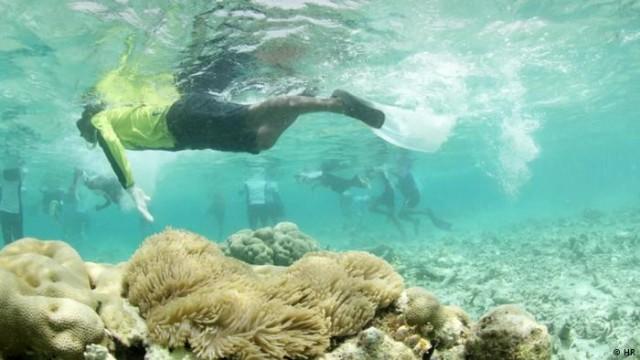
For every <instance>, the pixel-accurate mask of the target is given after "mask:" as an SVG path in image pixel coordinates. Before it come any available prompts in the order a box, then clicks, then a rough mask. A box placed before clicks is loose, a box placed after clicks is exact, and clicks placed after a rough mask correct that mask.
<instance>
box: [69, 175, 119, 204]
mask: <svg viewBox="0 0 640 360" xmlns="http://www.w3.org/2000/svg"><path fill="white" fill-rule="evenodd" d="M75 176H76V177H78V178H79V179H80V180H81V181H82V183H83V184H84V186H85V187H86V188H87V189H89V190H91V191H92V192H94V193H95V194H97V195H99V196H101V197H102V198H103V199H104V202H103V203H102V204H99V205H96V208H95V209H96V211H100V210H104V209H106V208H108V207H109V206H111V205H112V204H116V205H118V206H122V201H123V199H124V195H125V191H124V190H123V189H122V186H121V185H120V183H119V182H118V179H116V178H115V177H113V176H104V175H97V174H92V175H89V173H87V172H86V171H84V170H80V169H76V175H75Z"/></svg>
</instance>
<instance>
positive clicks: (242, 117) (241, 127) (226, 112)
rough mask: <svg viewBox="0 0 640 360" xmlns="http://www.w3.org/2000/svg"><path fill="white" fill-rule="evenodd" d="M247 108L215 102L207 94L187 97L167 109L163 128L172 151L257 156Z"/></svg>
mask: <svg viewBox="0 0 640 360" xmlns="http://www.w3.org/2000/svg"><path fill="white" fill-rule="evenodd" d="M248 119H249V106H248V105H242V104H236V103H231V102H224V101H219V100H217V99H216V98H215V97H214V96H213V95H209V94H187V95H183V96H182V97H181V98H180V100H178V101H176V102H175V103H173V105H171V108H170V109H169V112H168V113H167V126H168V127H169V131H170V132H171V134H172V135H173V137H174V138H175V140H176V146H175V150H183V149H193V150H199V149H212V150H220V151H232V152H249V153H253V154H257V153H258V152H260V150H259V149H258V145H257V141H256V132H255V130H252V129H250V128H249V125H248Z"/></svg>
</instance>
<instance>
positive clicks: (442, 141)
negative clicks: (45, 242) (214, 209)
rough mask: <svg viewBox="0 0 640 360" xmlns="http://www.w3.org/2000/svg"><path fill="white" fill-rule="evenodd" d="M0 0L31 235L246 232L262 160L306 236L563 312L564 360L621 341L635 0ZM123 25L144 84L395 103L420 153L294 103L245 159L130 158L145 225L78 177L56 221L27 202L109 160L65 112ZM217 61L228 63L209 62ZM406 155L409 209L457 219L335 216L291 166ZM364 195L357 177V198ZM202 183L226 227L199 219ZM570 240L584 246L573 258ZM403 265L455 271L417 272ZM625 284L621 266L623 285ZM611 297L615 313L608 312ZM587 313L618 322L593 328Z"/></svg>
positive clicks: (2, 51)
mask: <svg viewBox="0 0 640 360" xmlns="http://www.w3.org/2000/svg"><path fill="white" fill-rule="evenodd" d="M0 10H1V11H0V18H1V19H2V21H0V34H2V36H0V139H2V140H1V141H0V166H2V167H6V166H9V164H10V163H11V162H13V161H14V160H15V159H16V158H20V159H22V160H23V161H24V163H25V167H26V169H27V170H28V172H27V174H26V176H25V181H24V192H23V204H24V220H25V235H27V236H32V237H37V238H41V239H63V240H66V241H68V242H69V243H71V244H72V245H73V246H74V247H75V248H76V249H78V251H79V252H80V254H81V255H82V256H83V258H85V259H88V260H93V261H108V262H117V261H124V260H126V259H128V258H129V257H130V256H131V254H132V253H133V251H134V250H135V249H136V248H137V247H138V246H139V244H140V243H141V242H142V240H143V239H144V238H145V237H146V236H147V235H149V234H151V233H153V232H155V231H160V230H161V229H163V228H164V227H166V226H170V227H175V228H186V229H189V230H192V231H195V232H197V233H200V234H203V235H204V236H206V237H208V238H210V239H213V240H216V241H224V239H225V238H226V237H227V236H229V235H230V234H232V233H234V232H236V231H238V230H240V229H243V228H246V227H247V226H248V224H247V217H246V207H245V201H244V195H242V194H241V190H242V188H243V183H244V181H246V180H247V179H248V178H250V177H251V176H252V175H253V174H254V173H255V172H256V171H262V170H264V171H266V173H267V174H268V176H269V177H270V179H271V180H274V181H277V182H278V184H279V189H280V195H281V197H282V200H283V203H284V206H285V209H286V215H285V219H286V220H288V221H293V222H295V223H297V224H298V225H299V227H300V228H301V229H302V230H303V231H304V232H306V233H308V234H310V235H312V236H313V237H314V238H315V239H316V240H317V241H318V242H319V243H320V245H321V246H322V247H326V248H331V249H369V248H372V247H375V246H378V245H382V244H386V245H390V246H392V247H395V248H396V249H398V253H399V254H401V256H404V258H405V260H406V259H409V260H407V261H405V262H403V261H399V265H398V264H394V265H398V266H399V269H400V271H401V272H402V274H403V276H405V277H406V279H407V282H408V283H409V284H417V285H421V286H425V287H427V288H430V289H435V290H437V293H438V295H439V296H441V297H442V299H443V301H444V302H447V303H454V304H459V305H461V306H463V307H464V308H465V309H467V311H469V313H470V314H472V315H473V316H474V317H476V318H477V317H478V316H479V315H481V314H482V313H484V312H486V310H487V309H488V308H489V307H491V306H493V305H496V304H500V301H502V300H501V299H505V298H507V299H510V300H511V301H513V302H518V303H522V304H524V305H525V307H527V308H528V309H530V310H531V311H532V312H533V313H534V315H536V316H537V317H538V319H539V320H540V321H542V322H543V323H544V324H545V325H547V326H549V328H550V332H551V333H552V335H554V336H556V335H557V333H558V329H559V328H560V327H561V326H562V324H563V323H564V322H563V321H564V320H565V319H574V320H573V321H574V324H577V325H575V333H576V334H577V338H578V339H579V340H576V341H577V343H578V344H579V347H580V349H581V350H579V351H578V350H576V351H577V352H575V353H573V355H565V357H558V358H567V359H568V358H572V357H571V356H573V358H584V356H586V354H588V353H590V354H591V355H592V356H595V357H594V358H604V356H607V355H604V354H610V349H609V348H611V347H614V346H622V345H623V344H621V342H624V341H631V340H630V339H631V336H632V335H633V334H631V335H630V334H629V333H630V332H633V326H637V320H633V319H637V317H638V315H637V311H636V312H635V314H636V315H635V316H636V317H635V318H634V317H633V316H632V315H628V316H624V315H619V314H621V313H624V311H626V310H624V309H629V308H631V309H636V310H637V308H638V303H637V302H636V303H634V302H633V301H632V300H630V299H637V298H638V292H637V285H638V284H637V279H639V278H640V277H639V276H638V259H640V255H638V239H639V238H640V237H639V235H638V234H639V233H640V217H639V216H638V214H640V212H638V210H637V209H638V207H639V206H640V187H639V184H640V161H639V154H640V106H639V105H638V104H639V103H640V1H635V0H624V1H623V0H618V1H611V0H609V1H604V0H583V1H547V0H518V1H515V0H514V1H474V2H469V1H460V0H433V1H412V0H404V1H393V2H390V1H381V0H380V1H359V0H345V1H338V0H309V1H305V0H282V1H279V0H254V1H217V2H212V1H204V0H203V1H188V2H178V1H168V0H158V1H147V0H140V1H128V0H112V1H107V0H100V1H34V0H21V1H9V0H0ZM126 39H130V41H131V43H132V46H133V47H132V52H131V55H130V57H129V59H128V63H127V69H128V71H130V73H132V74H133V73H135V74H137V75H138V76H139V77H140V78H145V77H147V78H152V77H155V76H158V75H170V76H175V78H176V79H181V80H182V81H181V82H179V84H178V85H179V87H181V89H182V90H183V91H195V90H202V89H203V88H204V89H209V90H211V91H213V92H215V93H217V94H218V95H219V96H221V97H223V98H224V99H227V100H230V101H235V102H241V103H254V102H257V101H260V100H263V99H266V98H268V97H270V96H274V95H283V94H294V93H299V92H300V91H302V90H304V89H315V90H316V92H317V94H318V95H321V96H328V95H330V94H331V92H332V91H333V89H336V88H343V89H348V90H349V91H351V92H353V93H354V94H358V95H361V96H363V97H365V98H367V99H369V100H371V101H373V102H375V103H376V104H378V105H380V106H381V107H395V108H401V109H404V111H406V112H408V113H409V114H411V119H402V118H396V119H394V120H395V121H403V120H407V121H409V120H411V121H412V124H413V125H412V126H414V127H413V131H412V132H411V133H413V134H420V136H419V137H418V138H417V139H412V142H413V143H412V144H411V145H416V143H417V145H420V146H425V147H426V148H428V150H429V151H428V152H421V151H412V150H406V149H403V148H401V147H398V146H394V145H392V144H389V143H387V142H386V141H384V140H383V139H381V138H380V137H378V136H376V134H374V133H373V132H372V131H369V130H368V129H367V128H366V127H364V126H362V125H361V124H360V123H357V122H355V121H350V120H348V119H346V118H345V117H342V116H338V115H331V114H313V115H305V116H304V117H302V118H301V119H300V120H299V121H298V122H296V123H295V124H294V125H293V126H292V128H291V129H289V130H288V131H287V132H286V134H285V135H284V136H283V137H282V138H281V139H280V141H279V142H278V144H277V145H276V146H275V147H274V148H273V149H271V150H269V151H266V152H264V153H262V154H260V155H249V154H238V153H222V152H214V151H183V152H179V153H172V152H162V151H155V152H154V151H142V152H131V151H130V152H128V156H129V158H130V160H131V163H132V167H133V169H134V175H135V178H136V180H137V183H138V185H139V186H140V187H142V188H143V189H144V190H145V191H146V192H147V193H148V194H149V195H151V197H152V202H151V205H150V210H151V211H152V212H153V214H154V215H155V217H156V220H155V222H154V223H153V224H146V223H144V222H143V221H141V220H140V219H139V217H138V215H137V214H136V212H135V211H134V210H133V209H132V207H131V204H125V205H124V206H123V208H122V209H120V208H118V207H116V206H111V207H110V208H108V209H106V210H104V211H101V212H96V211H95V210H94V207H95V206H96V205H97V204H99V203H100V202H101V198H100V197H98V196H96V195H95V194H93V193H92V192H90V191H88V190H87V189H86V188H83V187H81V188H80V192H79V196H80V199H79V203H78V211H79V213H80V214H82V216H84V217H85V218H86V219H88V228H87V229H86V231H85V232H84V234H81V233H80V232H78V231H67V232H65V230H64V228H63V225H64V221H62V222H61V221H56V220H55V219H53V218H52V217H51V216H49V214H48V213H47V209H46V208H45V209H42V195H41V192H40V189H42V188H44V187H48V188H50V189H55V188H63V189H66V188H67V187H68V186H69V184H70V183H71V180H72V177H73V172H74V169H76V168H81V169H85V170H87V171H89V172H92V173H96V174H112V173H111V169H110V167H109V164H108V162H107V160H106V158H105V156H104V154H102V152H101V151H100V150H99V148H97V149H91V148H89V147H88V146H87V145H86V144H85V143H84V141H83V140H82V139H81V138H80V137H79V136H78V133H77V130H76V127H75V121H76V119H77V118H78V117H79V116H80V113H81V111H82V106H83V103H82V101H83V100H82V98H83V94H84V93H85V92H86V91H87V90H88V89H89V88H91V87H92V86H93V85H94V84H95V83H96V82H97V81H99V80H100V79H101V78H102V77H103V76H104V75H105V74H106V73H107V72H109V71H110V70H112V69H114V68H115V67H117V66H118V63H119V58H120V56H121V54H122V53H123V52H124V51H125V48H126V46H125V43H126V41H127V40H126ZM198 54H199V56H200V57H198V56H197V55H198ZM225 62H232V63H233V62H235V63H236V64H237V67H236V68H235V69H236V70H234V71H233V72H231V71H227V70H224V66H222V65H220V69H218V68H216V69H214V70H215V71H209V70H206V67H207V66H208V65H210V64H222V63H225ZM221 69H222V70H221ZM212 74H214V75H215V76H217V80H215V79H213V78H212V76H213V75H212ZM185 77H186V78H187V79H188V81H185ZM436 123H437V124H440V127H439V128H436V127H435V124H436ZM416 124H417V125H416ZM424 129H434V130H433V131H428V133H427V134H423V133H424V132H425V131H424ZM404 158H409V159H411V160H412V161H413V172H414V175H415V178H416V180H417V183H418V186H419V188H420V190H421V192H422V202H421V206H428V207H429V208H431V209H432V210H433V211H434V212H435V213H436V214H437V215H438V216H440V217H441V218H443V219H445V220H447V221H449V222H450V223H452V224H453V229H452V230H451V231H442V230H440V229H438V228H436V227H434V226H432V225H431V224H430V223H428V222H427V221H426V219H425V220H423V221H422V226H421V229H420V232H419V233H418V234H415V233H414V232H413V231H412V230H413V229H412V227H411V224H408V223H404V226H405V228H406V235H405V236H402V235H401V234H400V233H399V232H398V231H397V229H396V228H395V227H394V226H393V225H392V224H391V223H390V222H388V221H387V220H386V219H385V218H384V217H382V216H380V215H377V214H373V213H370V212H369V211H368V210H367V205H366V204H364V205H363V204H360V205H356V206H355V210H354V211H355V213H354V217H353V218H351V219H347V218H345V217H344V216H343V215H342V212H341V208H340V204H339V198H338V196H337V195H336V194H335V193H333V192H331V191H329V190H328V189H325V188H322V187H318V188H315V189H312V187H311V186H309V185H306V184H300V183H298V182H296V180H295V175H296V174H297V173H299V172H301V171H305V170H316V169H318V168H319V167H320V165H321V163H322V162H323V161H326V160H336V161H339V162H343V163H345V164H346V168H345V169H342V170H340V171H339V172H337V174H338V175H340V176H344V177H351V176H353V175H354V174H364V173H366V172H367V170H368V169H370V168H372V167H379V166H382V167H386V168H387V169H389V170H393V169H395V167H396V164H397V163H398V161H400V159H404ZM379 191H380V184H379V183H378V182H376V181H372V188H371V190H362V189H359V190H357V191H355V192H354V193H355V194H356V195H362V196H365V195H371V196H375V195H376V194H377V193H378V192H379ZM217 193H218V194H222V195H223V197H224V199H225V208H226V217H225V222H224V227H223V228H222V229H220V228H218V227H217V225H216V223H215V220H214V218H213V217H212V216H211V214H209V213H208V209H209V207H210V206H211V203H212V201H213V198H214V195H215V194H217ZM398 202H399V199H398ZM634 209H635V210H634ZM593 214H596V215H595V220H594V215H593ZM600 218H603V219H604V220H599V219H600ZM69 221H70V222H73V221H72V220H69ZM345 223H346V224H347V225H348V226H347V227H346V228H345V226H344V225H345ZM576 238H578V239H587V240H584V242H582V240H580V241H579V243H581V244H582V245H583V246H584V248H585V249H586V250H585V249H582V250H581V251H582V252H580V253H579V254H578V255H576V254H575V253H572V251H574V250H575V249H574V248H575V242H576V241H575V239H576ZM572 239H573V240H572ZM633 239H635V240H633ZM634 241H635V242H634ZM566 244H571V245H570V246H569V245H566ZM565 245H566V246H565ZM592 250H593V251H592ZM421 251H422V253H421ZM574 252H575V251H574ZM402 254H404V255H402ZM416 254H417V255H416ZM572 254H573V255H572ZM603 254H604V255H603ZM574 255H575V256H574ZM633 256H635V258H634V257H633ZM625 258H626V260H625ZM634 259H635V260H634ZM623 260H624V261H623ZM420 261H423V263H422V264H420ZM424 264H426V265H424ZM585 264H596V265H593V266H592V267H588V266H587V265H585ZM412 266H413V268H412ZM419 266H426V267H429V266H433V267H435V268H436V269H439V270H437V271H441V272H444V273H445V275H443V278H444V279H451V278H453V279H455V281H454V280H452V282H451V283H450V282H447V281H442V282H441V281H440V280H433V279H426V280H425V278H421V277H419V276H418V277H415V276H414V275H412V274H413V270H415V268H418V267H419ZM583 266H585V267H586V268H584V269H583ZM593 268H597V269H598V270H597V271H596V273H597V279H596V275H593V278H594V279H596V280H594V283H597V284H591V283H590V282H591V275H590V272H589V271H591V270H590V269H593ZM412 269H413V270H412ZM434 271H435V270H434ZM452 274H454V275H455V276H453V275H452ZM482 274H492V275H486V276H484V275H482ZM495 274H501V275H499V276H497V277H496V276H494V275H495ZM416 276H417V275H416ZM436 278H437V277H436ZM621 278H624V279H629V283H628V284H625V287H624V288H623V287H622V284H620V282H619V279H621ZM487 279H490V280H487ZM541 279H542V280H541ZM565 279H569V280H565ZM570 279H576V280H575V282H571V281H570ZM487 281H488V282H487ZM634 281H635V283H634ZM583 282H584V284H583ZM602 283H607V284H609V285H607V286H605V287H603V286H601V285H602ZM478 284H480V285H483V284H486V286H480V285H478ZM558 284H560V285H558ZM585 284H586V285H585ZM612 284H613V285H612ZM556 285H557V286H556ZM634 286H635V287H634ZM492 287H493V288H492ZM496 288H498V290H496ZM610 288H614V290H611V291H609V290H607V289H610ZM504 289H509V290H508V291H507V290H504ZM603 289H605V290H606V291H605V290H603ZM634 289H636V290H634ZM494 290H495V291H494ZM501 291H502V292H504V291H507V292H509V293H508V294H504V293H502V292H501ZM470 294H473V296H471V295H470ZM549 294H552V295H550V296H548V295H549ZM567 294H569V295H567ZM573 294H578V295H577V296H575V295H573ZM593 294H597V295H598V296H601V297H600V298H595V297H593V298H592V297H590V296H595V295H593ZM572 296H573V298H572ZM601 299H606V300H601ZM610 307H612V308H615V309H616V311H619V312H615V314H618V315H616V316H617V317H615V318H614V320H611V318H612V316H608V315H606V314H610V313H609V312H608V311H609V308H610ZM621 309H622V310H621ZM630 311H631V310H630ZM634 311H635V310H634ZM601 313H602V314H605V313H606V314H605V315H602V314H601ZM629 314H631V312H630V313H629ZM601 318H607V319H609V320H610V324H613V325H609V326H610V327H611V328H613V330H610V331H609V333H608V335H607V334H605V335H606V336H605V335H603V336H602V337H598V336H600V335H593V334H594V333H596V334H597V333H598V331H597V330H598V329H600V328H601V327H602V326H603V325H601V324H602V323H604V322H599V321H600V320H599V319H601ZM621 318H622V319H623V320H620V319H621ZM559 319H560V320H559ZM575 319H578V320H575ZM580 319H582V321H583V323H580ZM616 319H617V320H616ZM589 321H592V322H589ZM633 324H635V325H633ZM594 329H595V330H594ZM628 329H632V330H631V331H628ZM635 329H636V330H637V327H636V328H635ZM612 334H613V335H612ZM636 335H637V334H636ZM607 336H608V337H607ZM636 337H637V336H636ZM636 341H640V340H636ZM580 351H582V352H580ZM556 355H557V354H556ZM558 356H559V355H558Z"/></svg>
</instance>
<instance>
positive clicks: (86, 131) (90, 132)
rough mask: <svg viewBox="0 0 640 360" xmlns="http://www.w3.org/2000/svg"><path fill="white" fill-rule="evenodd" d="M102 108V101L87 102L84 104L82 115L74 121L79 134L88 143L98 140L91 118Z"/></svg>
mask: <svg viewBox="0 0 640 360" xmlns="http://www.w3.org/2000/svg"><path fill="white" fill-rule="evenodd" d="M102 110H104V105H103V104H102V103H89V104H87V105H85V106H84V110H83V111H82V117H80V119H79V120H78V121H77V122H76V126H77V127H78V130H79V131H80V136H82V138H84V139H85V140H86V141H87V142H88V143H90V144H95V143H97V142H98V136H97V130H96V128H95V127H94V126H93V124H91V118H93V116H94V115H96V114H97V113H99V112H100V111H102Z"/></svg>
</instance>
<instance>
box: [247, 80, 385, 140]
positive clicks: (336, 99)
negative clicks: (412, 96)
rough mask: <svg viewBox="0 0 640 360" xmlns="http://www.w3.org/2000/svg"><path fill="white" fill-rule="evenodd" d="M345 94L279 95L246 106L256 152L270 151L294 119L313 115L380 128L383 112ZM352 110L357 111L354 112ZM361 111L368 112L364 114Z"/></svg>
mask: <svg viewBox="0 0 640 360" xmlns="http://www.w3.org/2000/svg"><path fill="white" fill-rule="evenodd" d="M334 93H335V92H334ZM345 94H348V93H347V92H344V91H342V92H340V95H341V96H332V97H330V98H314V97H309V96H280V97H275V98H272V99H268V100H265V101H263V102H261V103H258V104H255V105H252V106H250V107H249V120H248V122H249V124H248V125H249V126H250V127H252V128H253V129H254V130H255V131H256V132H257V139H258V147H259V149H260V150H266V149H269V148H271V147H272V146H273V145H274V144H275V143H276V142H277V141H278V138H280V136H281V135H282V134H283V133H284V132H285V130H287V129H288V128H289V126H291V125H292V124H293V123H294V122H295V121H296V119H297V118H298V116H300V115H303V114H308V113H313V112H331V113H336V114H344V115H347V116H350V117H353V118H355V119H358V120H360V121H363V122H364V123H366V124H367V125H369V126H372V127H380V126H382V123H383V122H384V113H382V112H381V111H380V110H377V109H375V108H373V107H368V106H369V105H367V104H366V103H365V102H364V100H361V99H358V98H356V97H355V96H353V95H351V94H348V95H349V96H347V95H345ZM358 101H360V102H358ZM354 108H355V109H358V110H359V111H354ZM365 108H367V109H369V110H368V111H364V110H363V109H365ZM371 116H373V118H371Z"/></svg>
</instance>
